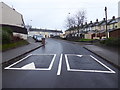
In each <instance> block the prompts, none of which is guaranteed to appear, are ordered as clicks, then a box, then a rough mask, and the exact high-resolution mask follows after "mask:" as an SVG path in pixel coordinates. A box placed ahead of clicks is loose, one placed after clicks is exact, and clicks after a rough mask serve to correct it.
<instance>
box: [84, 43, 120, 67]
mask: <svg viewBox="0 0 120 90" xmlns="http://www.w3.org/2000/svg"><path fill="white" fill-rule="evenodd" d="M84 48H85V49H87V50H89V51H91V52H92V53H94V54H96V55H97V56H99V57H101V58H103V59H104V60H106V61H108V62H109V63H111V64H112V65H114V66H115V67H117V68H120V63H119V56H120V55H119V53H118V51H119V50H118V48H112V47H106V46H100V45H85V46H84Z"/></svg>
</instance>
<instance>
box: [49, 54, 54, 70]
mask: <svg viewBox="0 0 120 90" xmlns="http://www.w3.org/2000/svg"><path fill="white" fill-rule="evenodd" d="M55 58H56V54H54V57H53V59H52V61H51V64H50V66H49V68H48V69H49V70H51V68H52V66H53V63H54V61H55Z"/></svg>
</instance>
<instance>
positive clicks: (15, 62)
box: [5, 54, 32, 69]
mask: <svg viewBox="0 0 120 90" xmlns="http://www.w3.org/2000/svg"><path fill="white" fill-rule="evenodd" d="M31 55H32V54H29V55H28V56H26V57H24V58H22V59H21V60H19V61H17V62H15V63H13V64H11V65H10V66H8V67H6V68H5V69H9V68H10V67H12V66H14V65H15V64H18V63H19V62H21V61H23V60H24V59H26V58H28V57H30V56H31Z"/></svg>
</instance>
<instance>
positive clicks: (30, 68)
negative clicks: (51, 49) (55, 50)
mask: <svg viewBox="0 0 120 90" xmlns="http://www.w3.org/2000/svg"><path fill="white" fill-rule="evenodd" d="M32 55H53V58H52V61H51V63H50V65H49V68H35V64H34V63H33V62H32V63H30V64H27V65H25V66H23V67H21V68H12V66H14V65H16V64H18V63H20V62H21V61H23V60H25V59H26V58H28V57H30V56H32ZM55 58H56V54H30V55H28V56H26V57H25V58H23V59H21V60H19V61H17V62H15V63H13V64H11V65H10V66H8V67H6V68H4V69H11V70H51V69H52V66H53V63H54V61H55Z"/></svg>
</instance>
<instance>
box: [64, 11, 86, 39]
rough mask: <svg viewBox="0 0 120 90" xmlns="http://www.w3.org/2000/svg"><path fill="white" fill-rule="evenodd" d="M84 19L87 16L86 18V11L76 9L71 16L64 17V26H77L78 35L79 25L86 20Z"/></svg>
mask: <svg viewBox="0 0 120 90" xmlns="http://www.w3.org/2000/svg"><path fill="white" fill-rule="evenodd" d="M86 20H87V18H86V11H85V10H82V11H78V12H77V13H76V14H75V15H73V16H72V17H67V19H66V26H67V28H69V29H70V28H73V27H77V30H78V37H79V29H80V26H82V25H83V23H85V22H86Z"/></svg>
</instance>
